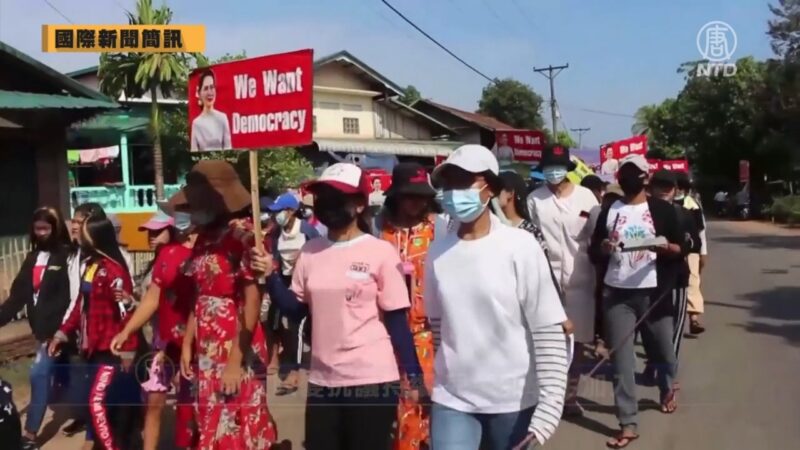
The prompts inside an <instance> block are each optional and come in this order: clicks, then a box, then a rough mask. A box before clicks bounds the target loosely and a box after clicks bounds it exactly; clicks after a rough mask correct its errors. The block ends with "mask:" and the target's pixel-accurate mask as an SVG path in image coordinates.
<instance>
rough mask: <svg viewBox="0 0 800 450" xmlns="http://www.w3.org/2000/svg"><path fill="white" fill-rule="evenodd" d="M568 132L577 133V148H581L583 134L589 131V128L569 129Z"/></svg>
mask: <svg viewBox="0 0 800 450" xmlns="http://www.w3.org/2000/svg"><path fill="white" fill-rule="evenodd" d="M569 130H570V131H572V132H574V133H578V148H581V144H583V133H586V132H587V131H589V130H591V128H570V129H569Z"/></svg>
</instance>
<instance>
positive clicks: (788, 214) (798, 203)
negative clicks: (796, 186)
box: [769, 195, 800, 223]
mask: <svg viewBox="0 0 800 450" xmlns="http://www.w3.org/2000/svg"><path fill="white" fill-rule="evenodd" d="M769 214H770V215H771V216H772V217H773V218H774V219H775V220H777V221H779V222H789V223H798V222H800V195H787V196H784V197H776V198H775V200H774V201H773V202H772V205H771V206H770V207H769Z"/></svg>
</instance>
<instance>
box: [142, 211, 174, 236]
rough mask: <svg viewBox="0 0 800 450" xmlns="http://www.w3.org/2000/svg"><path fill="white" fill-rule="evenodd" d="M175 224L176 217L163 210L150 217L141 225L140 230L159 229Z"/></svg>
mask: <svg viewBox="0 0 800 450" xmlns="http://www.w3.org/2000/svg"><path fill="white" fill-rule="evenodd" d="M174 225H175V219H173V218H172V217H170V216H168V215H167V214H166V213H164V212H163V211H158V212H156V213H155V214H153V216H152V217H150V219H148V220H147V222H145V223H143V224H142V225H141V226H139V231H159V230H163V229H164V228H167V227H171V226H174Z"/></svg>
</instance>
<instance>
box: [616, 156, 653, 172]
mask: <svg viewBox="0 0 800 450" xmlns="http://www.w3.org/2000/svg"><path fill="white" fill-rule="evenodd" d="M625 164H633V165H635V166H636V167H637V168H638V169H639V170H641V171H642V172H644V173H650V163H649V162H647V158H645V157H644V155H640V154H638V153H634V154H632V155H628V156H626V157H624V158H622V160H621V161H620V162H619V168H620V169H621V168H622V166H624V165H625Z"/></svg>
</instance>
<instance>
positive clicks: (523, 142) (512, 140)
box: [492, 130, 545, 165]
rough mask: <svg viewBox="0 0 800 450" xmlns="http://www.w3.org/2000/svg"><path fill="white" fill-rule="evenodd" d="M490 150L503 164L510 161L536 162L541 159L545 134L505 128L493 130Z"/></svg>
mask: <svg viewBox="0 0 800 450" xmlns="http://www.w3.org/2000/svg"><path fill="white" fill-rule="evenodd" d="M494 137H495V141H494V142H495V144H494V148H493V149H492V152H493V153H494V154H495V156H496V157H497V161H498V162H499V163H500V164H501V165H503V164H505V165H508V164H511V163H512V162H520V163H526V164H536V163H538V162H539V160H540V159H542V150H544V144H545V136H544V133H543V132H541V131H533V130H505V131H496V132H495V135H494Z"/></svg>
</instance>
